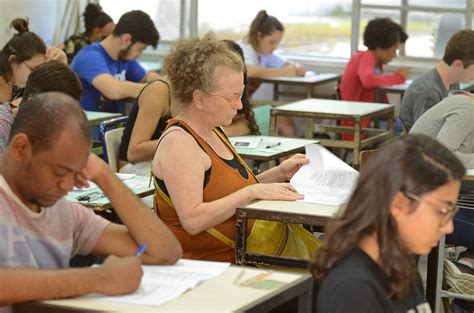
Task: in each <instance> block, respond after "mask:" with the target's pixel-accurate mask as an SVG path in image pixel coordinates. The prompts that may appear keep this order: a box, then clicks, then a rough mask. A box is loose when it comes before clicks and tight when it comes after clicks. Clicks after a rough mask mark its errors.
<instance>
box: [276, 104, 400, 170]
mask: <svg viewBox="0 0 474 313" xmlns="http://www.w3.org/2000/svg"><path fill="white" fill-rule="evenodd" d="M270 114H271V117H270V134H271V135H275V134H276V119H277V117H278V116H279V115H287V116H299V117H306V118H307V119H306V134H305V137H306V138H308V139H310V138H313V131H314V121H313V119H315V118H318V119H332V120H342V119H345V120H352V121H354V123H355V125H354V127H342V126H328V125H318V129H319V131H320V132H336V133H351V134H354V141H347V140H338V139H320V140H319V141H320V143H321V145H323V146H325V147H337V148H345V149H352V150H353V152H354V162H353V165H354V166H358V164H359V158H358V155H359V152H360V151H361V150H362V149H364V148H366V147H369V146H371V145H374V144H376V143H379V142H383V141H385V140H388V139H390V138H392V137H393V121H394V116H395V107H394V106H393V105H389V104H380V103H371V102H354V101H341V100H329V99H305V100H301V101H297V102H293V103H290V104H286V105H282V106H278V107H274V108H272V110H271V113H270ZM380 117H386V118H387V128H386V129H378V128H375V129H374V128H362V127H361V121H362V120H365V119H369V118H380ZM363 135H365V136H366V137H365V138H364V139H362V136H363Z"/></svg>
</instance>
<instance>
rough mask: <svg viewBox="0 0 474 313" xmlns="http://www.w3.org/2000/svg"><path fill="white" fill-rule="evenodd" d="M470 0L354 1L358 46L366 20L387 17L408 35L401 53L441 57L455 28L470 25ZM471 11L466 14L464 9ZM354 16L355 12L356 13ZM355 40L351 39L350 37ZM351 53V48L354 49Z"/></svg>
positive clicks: (458, 28) (459, 28)
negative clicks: (357, 13)
mask: <svg viewBox="0 0 474 313" xmlns="http://www.w3.org/2000/svg"><path fill="white" fill-rule="evenodd" d="M469 1H471V0H451V1H445V0H354V2H355V7H357V8H358V9H360V18H359V20H358V21H357V20H356V19H354V20H353V23H357V24H359V25H360V27H359V40H358V45H357V46H358V47H359V48H360V47H361V43H362V40H361V37H362V34H363V32H364V28H365V25H367V21H368V19H371V18H375V17H390V18H392V19H393V20H394V21H396V22H398V23H400V24H401V25H402V27H403V28H404V29H405V31H406V32H407V33H408V35H409V37H408V40H407V42H406V43H405V46H404V47H402V48H401V49H400V55H401V56H406V57H414V58H433V57H435V58H440V57H442V55H443V53H444V48H445V46H446V43H447V42H448V40H449V38H450V37H451V35H452V34H454V33H455V32H456V31H458V30H461V29H463V28H465V27H466V25H472V7H471V6H470V5H469V3H468V2H469ZM468 10H470V11H471V12H468V13H467V14H466V11H468ZM356 16H357V15H356ZM353 40H354V39H353ZM353 52H354V51H353Z"/></svg>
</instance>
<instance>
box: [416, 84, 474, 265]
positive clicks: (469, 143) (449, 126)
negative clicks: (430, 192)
mask: <svg viewBox="0 0 474 313" xmlns="http://www.w3.org/2000/svg"><path fill="white" fill-rule="evenodd" d="M410 134H424V135H427V136H429V137H431V138H435V139H437V140H438V141H439V142H441V143H442V144H443V145H444V146H445V147H446V148H448V149H449V150H450V151H452V152H453V153H454V154H455V155H456V156H457V157H458V159H459V160H461V162H462V163H463V165H464V166H465V167H466V168H474V95H472V94H470V93H469V92H466V91H462V90H457V91H451V92H450V94H449V96H448V97H447V98H444V99H443V100H442V101H441V102H439V103H438V104H436V105H434V106H433V107H431V108H430V109H429V110H428V111H426V112H425V113H423V115H421V116H420V118H418V120H416V122H415V124H413V127H412V128H411V130H410ZM470 187H471V185H470V184H469V183H464V185H463V191H464V189H466V191H467V192H470V191H469V190H468V189H470ZM454 226H455V230H454V232H453V234H452V235H450V236H447V237H446V241H447V242H448V243H453V244H456V245H461V246H464V247H466V248H468V250H467V251H465V252H463V253H462V254H461V255H460V256H459V260H458V262H459V263H458V264H457V265H458V267H460V268H462V270H464V271H465V272H468V273H471V274H474V213H473V210H470V209H461V210H460V211H459V213H458V214H457V215H456V217H455V218H454ZM459 264H463V265H465V266H463V265H459Z"/></svg>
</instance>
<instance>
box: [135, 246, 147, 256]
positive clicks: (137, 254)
mask: <svg viewBox="0 0 474 313" xmlns="http://www.w3.org/2000/svg"><path fill="white" fill-rule="evenodd" d="M146 247H147V244H146V243H144V244H142V245H141V246H140V247H138V249H137V252H135V256H136V257H139V256H140V254H142V253H143V252H145V250H146Z"/></svg>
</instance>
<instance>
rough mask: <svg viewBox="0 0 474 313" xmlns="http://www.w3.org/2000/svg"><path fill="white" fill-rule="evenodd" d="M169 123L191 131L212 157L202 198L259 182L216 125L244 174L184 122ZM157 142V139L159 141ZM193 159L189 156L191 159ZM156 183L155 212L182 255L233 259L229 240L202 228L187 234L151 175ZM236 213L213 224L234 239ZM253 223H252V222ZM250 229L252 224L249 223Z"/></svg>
mask: <svg viewBox="0 0 474 313" xmlns="http://www.w3.org/2000/svg"><path fill="white" fill-rule="evenodd" d="M171 126H180V127H181V128H183V129H184V130H186V131H187V132H188V133H189V134H191V135H192V136H193V137H194V139H195V140H196V141H197V143H198V144H199V146H200V147H201V149H203V150H204V152H205V153H206V154H207V155H208V156H209V158H210V159H211V167H210V169H209V170H208V172H209V173H208V174H209V175H208V179H207V184H206V185H205V186H204V190H203V202H211V201H214V200H217V199H220V198H223V197H225V196H227V195H229V194H231V193H233V192H235V191H237V190H239V189H242V188H243V187H245V186H248V185H251V184H255V183H258V181H257V178H256V177H255V176H254V175H253V173H252V171H251V170H250V169H249V168H248V166H247V165H246V164H245V162H243V161H242V160H241V158H240V157H239V156H238V154H237V152H236V151H235V149H234V148H233V147H232V145H231V144H230V141H229V140H228V138H227V137H226V136H225V135H224V133H223V132H222V130H220V129H218V128H215V129H214V132H215V133H216V134H217V135H218V136H219V138H221V140H222V141H223V142H224V144H226V146H227V147H228V148H229V149H230V150H231V151H232V154H233V155H234V158H236V159H237V160H238V162H239V163H240V164H241V165H242V166H243V167H244V169H245V171H246V172H247V178H244V177H242V176H241V175H240V174H239V172H238V170H237V169H235V168H233V167H231V166H229V165H228V164H226V162H224V160H223V159H222V158H221V157H219V155H217V153H216V152H214V150H213V149H212V148H211V147H210V146H209V145H208V144H207V142H206V141H205V140H204V139H203V138H202V137H201V136H199V135H198V134H197V133H196V132H195V131H194V130H193V129H191V128H190V127H189V126H188V125H187V124H186V123H184V122H182V121H180V120H176V119H171V120H169V121H168V126H167V129H168V128H169V127H171ZM158 145H159V143H158ZM191 161H192V160H190V162H191ZM154 179H155V185H156V188H157V190H156V205H157V209H158V214H159V216H160V218H161V219H162V220H163V222H164V223H165V224H166V225H167V226H168V227H169V228H170V229H171V231H172V232H173V233H174V235H175V236H176V237H177V238H178V240H179V242H180V243H181V246H182V247H183V258H187V259H196V260H209V261H225V262H231V263H235V251H234V249H233V248H231V247H230V246H229V245H228V244H226V243H224V242H222V241H221V240H219V239H217V238H215V237H214V236H212V235H210V234H209V233H208V232H206V231H203V232H201V233H199V234H196V235H190V234H189V233H188V232H186V230H185V229H184V228H183V226H182V225H181V222H180V220H179V218H178V215H177V213H176V210H175V209H174V207H173V205H172V201H171V199H170V198H169V196H168V195H167V193H166V192H165V191H163V190H162V188H160V187H159V184H158V183H156V182H157V181H158V179H157V178H156V177H154ZM235 223H236V219H235V216H232V217H231V218H229V219H227V220H226V221H224V222H222V223H221V224H218V225H216V226H214V228H215V229H217V230H218V231H219V232H221V233H222V234H223V235H225V236H226V237H228V238H229V239H231V240H233V241H235V232H236V230H235ZM252 224H253V223H252ZM249 229H251V225H249Z"/></svg>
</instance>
